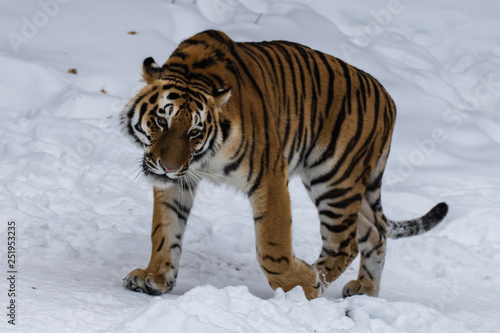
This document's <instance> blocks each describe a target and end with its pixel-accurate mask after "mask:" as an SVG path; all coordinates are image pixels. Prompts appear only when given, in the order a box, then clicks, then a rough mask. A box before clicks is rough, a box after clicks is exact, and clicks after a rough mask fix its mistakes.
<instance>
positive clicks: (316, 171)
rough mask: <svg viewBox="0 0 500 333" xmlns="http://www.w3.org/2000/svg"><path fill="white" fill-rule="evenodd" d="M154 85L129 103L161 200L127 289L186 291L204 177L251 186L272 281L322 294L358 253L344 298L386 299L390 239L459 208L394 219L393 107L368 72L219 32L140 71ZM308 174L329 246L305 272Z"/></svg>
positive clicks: (263, 264)
mask: <svg viewBox="0 0 500 333" xmlns="http://www.w3.org/2000/svg"><path fill="white" fill-rule="evenodd" d="M142 80H143V82H144V83H145V86H144V87H143V88H142V90H140V92H139V93H138V94H137V95H136V96H135V97H133V98H132V99H131V100H130V101H129V102H128V103H127V104H126V106H125V107H124V109H123V111H122V112H121V114H120V120H121V124H122V127H123V131H124V132H125V134H126V135H127V136H128V137H130V138H131V139H132V140H133V141H134V142H135V143H136V144H137V145H138V146H139V147H140V148H141V149H143V151H144V155H143V157H142V162H141V168H142V170H141V172H142V173H143V174H144V175H145V176H146V178H147V179H148V180H149V181H150V182H151V184H152V187H153V194H154V204H153V216H152V220H153V223H152V229H151V242H152V248H151V249H152V250H151V257H150V261H149V264H148V266H147V267H146V268H145V269H141V268H138V269H135V270H133V271H131V272H130V273H129V274H128V275H127V276H126V277H125V278H124V279H123V285H124V286H125V287H126V288H128V289H130V290H132V291H137V292H143V293H147V294H150V295H161V294H163V293H166V292H168V291H170V290H171V289H172V288H173V287H174V286H175V284H176V280H177V274H178V271H179V260H180V257H181V252H182V239H183V236H184V230H185V227H186V223H187V220H188V217H189V214H190V211H191V208H192V205H193V202H194V198H195V194H196V189H197V187H198V185H199V183H200V182H201V181H202V180H208V181H211V182H214V183H216V184H222V183H223V184H228V185H230V186H232V187H234V188H236V189H237V190H239V191H241V192H243V193H244V194H245V195H246V196H247V197H248V199H249V201H250V204H251V207H252V215H253V224H254V228H255V237H256V255H257V260H258V263H259V266H260V268H261V269H262V272H263V273H264V275H265V276H266V278H267V280H268V283H269V285H270V287H271V288H272V289H274V290H276V289H277V288H281V289H282V290H283V291H285V292H287V291H289V290H291V289H293V288H295V287H298V286H300V287H302V290H303V292H304V294H305V296H306V298H307V299H309V300H310V299H314V298H316V297H319V296H320V295H322V294H323V292H324V291H325V289H326V288H327V287H328V286H329V285H330V284H331V283H332V282H333V281H335V280H336V279H337V278H338V277H339V276H340V275H341V274H342V273H343V272H344V271H345V270H346V268H347V267H349V266H350V264H351V262H352V261H353V260H354V258H356V256H357V255H358V253H359V254H360V268H359V273H358V277H357V279H356V280H352V281H350V282H348V283H347V284H346V285H345V286H344V287H343V290H342V296H343V297H348V296H353V295H368V296H378V295H379V291H380V281H381V276H382V270H383V266H384V261H385V253H386V239H387V237H389V238H400V237H408V236H412V235H418V234H422V233H424V232H426V231H428V230H430V229H432V228H433V227H435V226H436V225H437V224H438V223H440V222H441V221H442V220H443V218H444V217H445V215H446V214H447V212H448V206H447V204H446V203H444V202H442V203H439V204H437V205H436V206H435V207H434V208H432V209H431V210H430V211H429V212H428V213H427V214H425V215H424V216H422V217H420V218H417V219H414V220H410V221H399V222H395V221H392V220H390V219H387V218H386V217H385V216H384V213H383V210H382V205H381V185H382V176H383V173H384V169H385V165H386V161H387V158H388V154H389V150H390V145H391V137H392V132H393V128H394V122H395V118H396V107H395V104H394V102H393V100H392V98H391V97H390V96H389V94H388V93H387V91H386V90H385V89H384V87H383V86H382V85H381V84H380V83H379V82H378V81H377V80H376V79H375V78H373V77H372V76H371V75H369V74H367V73H365V72H364V71H362V70H359V69H357V68H355V67H353V66H351V65H349V64H347V63H345V62H344V61H342V60H340V59H338V58H335V57H333V56H331V55H328V54H325V53H322V52H320V51H316V50H313V49H311V48H309V47H306V46H303V45H300V44H297V43H294V42H289V41H263V42H235V41H233V40H232V39H230V38H229V37H228V36H227V35H226V34H225V33H223V32H220V31H216V30H208V31H204V32H201V33H198V34H196V35H194V36H192V37H190V38H188V39H186V40H184V41H182V42H181V43H180V44H179V45H178V47H177V48H176V49H175V50H174V51H173V53H172V54H171V55H170V57H169V58H168V60H167V61H166V62H165V63H164V64H163V65H162V66H160V65H158V64H157V63H156V62H155V60H154V59H153V58H152V57H149V58H146V59H145V60H144V62H143V64H142ZM292 176H299V177H300V179H301V181H302V183H303V185H304V187H305V189H306V190H307V193H308V195H309V197H310V199H311V200H312V202H313V203H314V205H315V206H316V207H317V210H318V217H319V222H320V234H321V239H322V248H321V252H320V254H319V258H318V259H317V260H316V261H315V262H314V263H313V264H308V263H306V262H305V261H303V260H301V259H300V258H297V257H296V256H295V255H294V252H293V249H292V232H291V230H292V216H291V200H290V193H289V189H288V184H289V179H290V178H291V177H292Z"/></svg>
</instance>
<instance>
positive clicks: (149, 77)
mask: <svg viewBox="0 0 500 333" xmlns="http://www.w3.org/2000/svg"><path fill="white" fill-rule="evenodd" d="M161 72H162V68H161V67H160V66H159V65H158V64H157V63H156V62H155V60H154V59H153V58H152V57H149V58H146V59H144V61H143V63H142V79H143V80H144V81H145V82H146V83H151V82H153V81H154V80H158V79H159V78H160V75H161Z"/></svg>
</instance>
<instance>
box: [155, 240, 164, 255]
mask: <svg viewBox="0 0 500 333" xmlns="http://www.w3.org/2000/svg"><path fill="white" fill-rule="evenodd" d="M164 242H165V237H162V239H161V242H160V246H158V249H157V250H156V252H160V250H161V248H162V247H163V243H164Z"/></svg>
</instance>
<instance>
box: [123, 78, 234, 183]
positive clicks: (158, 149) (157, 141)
mask: <svg viewBox="0 0 500 333" xmlns="http://www.w3.org/2000/svg"><path fill="white" fill-rule="evenodd" d="M230 95H231V90H230V89H228V90H223V91H220V92H218V93H216V95H215V96H213V95H210V94H207V93H205V92H202V91H201V90H199V89H192V87H190V86H188V85H183V84H180V83H179V82H178V81H173V80H162V79H160V80H153V82H150V83H148V85H147V86H146V87H144V88H143V89H142V90H141V91H140V93H139V94H138V95H137V96H135V97H134V98H133V99H132V100H131V101H130V102H129V103H128V104H127V105H126V107H125V109H124V110H123V111H122V113H121V121H122V125H123V127H124V129H125V131H126V132H127V133H128V134H129V136H131V137H132V138H133V140H134V141H135V142H136V143H137V144H138V145H139V146H140V147H141V148H143V149H144V157H143V160H142V170H143V172H144V174H145V175H146V176H147V178H148V179H149V180H150V181H151V182H152V183H153V184H154V185H157V186H162V185H166V184H168V183H172V182H175V181H178V180H179V179H180V178H182V177H183V176H184V175H186V174H187V173H188V172H189V170H190V169H196V168H199V167H201V166H203V165H204V164H205V163H207V162H208V161H209V160H210V158H211V157H212V156H213V155H214V154H215V152H216V151H217V149H218V148H219V146H220V144H221V142H222V131H221V128H220V124H219V116H220V112H221V108H222V106H223V105H224V104H225V103H226V102H227V101H228V100H229V97H230Z"/></svg>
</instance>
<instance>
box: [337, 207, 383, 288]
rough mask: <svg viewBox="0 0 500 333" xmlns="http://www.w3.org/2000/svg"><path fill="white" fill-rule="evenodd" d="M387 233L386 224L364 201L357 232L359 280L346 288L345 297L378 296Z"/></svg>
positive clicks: (353, 281) (350, 283)
mask: <svg viewBox="0 0 500 333" xmlns="http://www.w3.org/2000/svg"><path fill="white" fill-rule="evenodd" d="M386 233H387V230H386V225H385V222H384V221H383V220H382V219H381V217H380V216H379V215H378V214H377V213H376V212H375V211H374V210H373V209H372V207H371V206H370V204H369V203H368V201H367V200H366V198H365V199H363V201H362V205H361V211H360V212H359V214H358V227H357V232H356V239H357V241H358V246H359V252H360V257H361V258H360V266H359V273H358V278H357V280H352V281H350V282H349V283H347V284H346V285H345V286H344V289H343V291H342V296H343V297H348V296H353V295H368V296H378V293H379V291H380V280H381V277H382V270H383V268H384V261H385V247H386Z"/></svg>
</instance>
